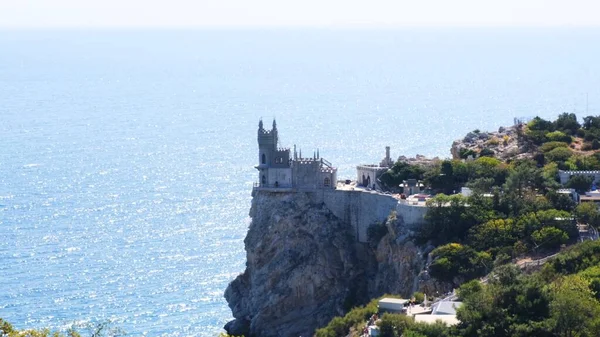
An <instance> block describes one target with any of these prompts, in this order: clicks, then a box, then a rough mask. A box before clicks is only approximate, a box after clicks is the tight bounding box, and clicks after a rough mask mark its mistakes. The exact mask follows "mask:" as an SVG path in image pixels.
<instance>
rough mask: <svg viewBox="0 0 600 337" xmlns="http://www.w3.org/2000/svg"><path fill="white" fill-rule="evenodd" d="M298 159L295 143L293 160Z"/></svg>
mask: <svg viewBox="0 0 600 337" xmlns="http://www.w3.org/2000/svg"><path fill="white" fill-rule="evenodd" d="M296 159H298V153H296V144H294V160H296Z"/></svg>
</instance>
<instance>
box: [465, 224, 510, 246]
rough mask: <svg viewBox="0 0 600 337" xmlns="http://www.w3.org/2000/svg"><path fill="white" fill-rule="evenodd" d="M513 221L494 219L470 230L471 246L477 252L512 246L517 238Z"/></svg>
mask: <svg viewBox="0 0 600 337" xmlns="http://www.w3.org/2000/svg"><path fill="white" fill-rule="evenodd" d="M518 234H519V233H518V230H517V228H516V226H515V221H514V220H513V219H495V220H490V221H488V222H485V223H482V224H480V225H477V226H475V227H473V228H472V229H471V244H472V245H473V246H474V247H475V248H477V249H479V250H487V249H490V248H493V247H505V246H512V245H513V244H514V243H515V242H516V241H517V238H518Z"/></svg>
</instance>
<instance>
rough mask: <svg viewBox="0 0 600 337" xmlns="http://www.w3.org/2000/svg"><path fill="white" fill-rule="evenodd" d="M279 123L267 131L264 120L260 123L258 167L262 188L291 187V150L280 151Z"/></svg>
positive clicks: (274, 123)
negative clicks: (278, 145) (278, 144)
mask: <svg viewBox="0 0 600 337" xmlns="http://www.w3.org/2000/svg"><path fill="white" fill-rule="evenodd" d="M278 141H279V139H278V135H277V123H276V122H275V120H273V128H272V129H271V130H265V129H264V127H263V122H262V120H261V121H260V122H259V123H258V165H257V166H256V169H257V170H258V171H259V183H260V186H262V187H286V186H289V187H291V184H292V178H291V175H292V172H291V163H290V150H289V149H278V148H277V143H278ZM288 171H289V172H288Z"/></svg>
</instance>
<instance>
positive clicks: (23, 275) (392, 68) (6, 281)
mask: <svg viewBox="0 0 600 337" xmlns="http://www.w3.org/2000/svg"><path fill="white" fill-rule="evenodd" d="M599 59H600V29H597V28H510V29H509V28H504V29H500V28H470V29H466V28H403V29H363V30H359V29H333V28H332V29H325V28H323V29H250V30H241V29H238V30H235V29H229V30H228V29H222V30H21V31H11V30H3V31H0V229H1V233H2V235H1V240H0V317H1V318H3V319H5V320H7V321H9V322H11V323H12V324H13V325H14V326H15V327H17V328H41V327H49V328H52V329H58V330H61V331H64V330H65V329H67V328H68V327H70V326H78V327H85V326H86V325H89V324H96V323H99V322H112V323H111V324H112V325H113V326H116V327H120V328H122V329H123V330H124V331H125V332H127V333H128V335H129V336H203V337H204V336H206V337H208V336H211V337H215V336H217V335H218V334H219V333H220V332H221V331H223V330H222V326H223V325H224V324H225V323H226V322H227V321H229V320H230V319H232V315H231V311H230V309H229V307H228V306H227V303H226V301H225V299H224V298H223V292H224V291H225V289H226V287H227V285H228V283H229V282H230V281H231V280H233V279H234V278H235V277H236V276H237V275H238V274H240V273H241V272H243V270H244V268H245V251H244V237H245V234H246V232H247V230H248V226H249V224H250V218H249V216H248V211H249V207H250V202H251V190H252V185H253V183H254V182H255V181H257V171H256V170H255V169H254V165H256V164H257V162H258V146H257V139H256V137H257V128H258V122H259V120H260V119H261V118H262V120H263V121H264V123H265V126H268V127H270V125H271V123H272V120H273V119H276V120H277V125H278V129H279V134H280V146H281V147H293V146H294V145H296V146H297V148H298V149H299V150H301V151H302V153H303V155H304V156H311V155H313V153H314V151H317V149H318V150H319V153H320V155H321V156H322V157H323V158H326V159H327V160H329V161H330V162H332V163H333V164H334V166H337V167H338V169H339V171H338V178H339V179H353V178H355V166H356V165H357V164H365V163H378V162H379V161H380V160H381V159H382V158H383V157H384V155H385V146H390V147H391V153H392V156H393V157H394V158H397V157H398V156H400V155H405V156H409V157H410V156H415V155H417V154H421V155H426V156H430V157H433V156H439V157H449V156H450V152H449V150H450V146H451V143H452V141H453V140H454V139H457V138H461V137H463V136H464V135H465V134H466V133H467V132H469V131H472V130H474V129H479V130H482V131H484V130H497V129H498V127H500V126H510V125H512V124H513V123H514V118H515V117H517V118H531V117H534V116H541V117H543V118H554V117H556V116H557V115H558V114H560V113H563V112H570V113H571V112H573V113H576V114H577V116H578V117H579V118H582V117H583V116H586V115H592V114H593V115H598V114H600V62H598V60H599Z"/></svg>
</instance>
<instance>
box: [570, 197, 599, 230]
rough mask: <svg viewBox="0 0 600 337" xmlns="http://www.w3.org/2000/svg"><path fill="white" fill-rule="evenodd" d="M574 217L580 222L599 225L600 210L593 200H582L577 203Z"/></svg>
mask: <svg viewBox="0 0 600 337" xmlns="http://www.w3.org/2000/svg"><path fill="white" fill-rule="evenodd" d="M575 217H576V218H577V221H578V222H580V223H584V224H590V225H592V226H594V227H596V226H599V225H600V212H599V211H598V206H596V204H595V203H593V202H582V203H580V204H579V205H577V207H576V208H575Z"/></svg>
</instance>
